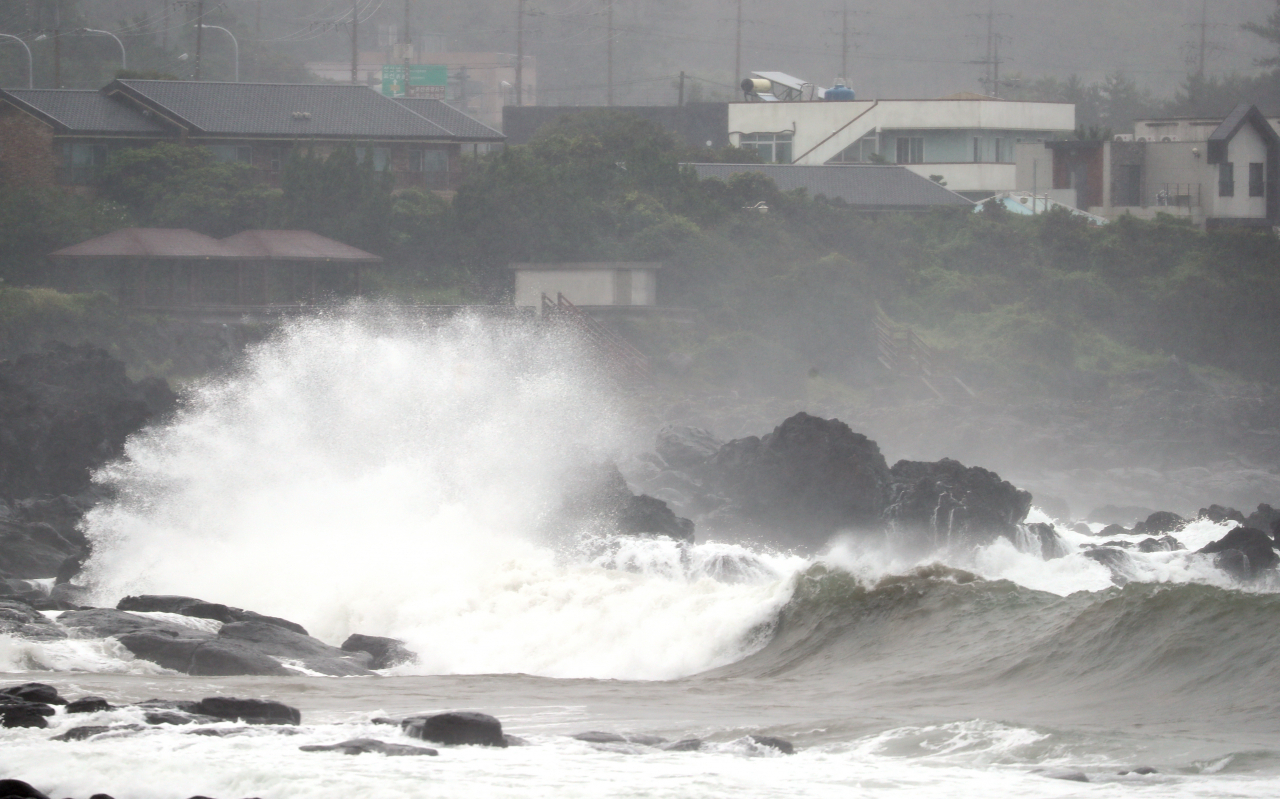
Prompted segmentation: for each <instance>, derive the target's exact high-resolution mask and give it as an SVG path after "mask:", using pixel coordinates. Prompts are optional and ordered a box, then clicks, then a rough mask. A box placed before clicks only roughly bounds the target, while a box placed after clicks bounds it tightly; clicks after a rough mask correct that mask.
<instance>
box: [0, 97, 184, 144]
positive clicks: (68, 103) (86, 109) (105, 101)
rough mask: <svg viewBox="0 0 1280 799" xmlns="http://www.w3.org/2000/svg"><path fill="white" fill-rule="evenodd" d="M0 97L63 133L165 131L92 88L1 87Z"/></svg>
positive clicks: (151, 133)
mask: <svg viewBox="0 0 1280 799" xmlns="http://www.w3.org/2000/svg"><path fill="white" fill-rule="evenodd" d="M0 98H3V99H6V100H8V101H9V102H11V103H13V104H14V105H15V106H17V107H18V108H21V109H23V110H24V111H27V112H29V113H31V114H33V115H35V116H36V117H38V118H39V119H42V120H44V121H45V122H46V123H48V124H49V125H52V126H53V127H54V128H56V129H57V130H58V132H60V133H114V134H124V135H130V136H147V135H159V134H163V133H165V129H164V127H162V126H161V125H160V124H159V123H158V122H156V120H154V119H150V118H148V117H145V116H143V115H142V114H139V113H138V112H137V110H136V109H134V108H131V107H129V106H128V105H126V104H124V103H122V102H120V101H118V100H113V99H111V98H110V97H107V96H106V95H104V94H102V93H101V92H97V91H94V90H92V89H0Z"/></svg>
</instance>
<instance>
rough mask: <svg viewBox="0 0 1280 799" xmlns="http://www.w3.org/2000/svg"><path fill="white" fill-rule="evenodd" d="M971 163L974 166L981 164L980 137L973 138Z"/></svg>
mask: <svg viewBox="0 0 1280 799" xmlns="http://www.w3.org/2000/svg"><path fill="white" fill-rule="evenodd" d="M973 162H974V163H975V164H977V163H981V162H982V137H981V136H974V137H973Z"/></svg>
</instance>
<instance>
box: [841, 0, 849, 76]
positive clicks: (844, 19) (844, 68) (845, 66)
mask: <svg viewBox="0 0 1280 799" xmlns="http://www.w3.org/2000/svg"><path fill="white" fill-rule="evenodd" d="M840 80H843V81H847V80H849V0H845V3H844V10H843V11H842V13H841V14H840Z"/></svg>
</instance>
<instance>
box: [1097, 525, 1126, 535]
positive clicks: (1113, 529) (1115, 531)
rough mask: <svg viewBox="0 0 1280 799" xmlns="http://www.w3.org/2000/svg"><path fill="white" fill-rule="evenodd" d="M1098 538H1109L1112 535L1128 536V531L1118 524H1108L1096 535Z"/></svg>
mask: <svg viewBox="0 0 1280 799" xmlns="http://www.w3.org/2000/svg"><path fill="white" fill-rule="evenodd" d="M1096 535H1097V536H1098V537H1099V538H1110V537H1111V536H1113V535H1129V530H1128V529H1126V528H1124V527H1121V526H1120V525H1118V524H1108V525H1107V526H1106V527H1103V528H1102V529H1101V530H1099V531H1098V532H1097V534H1096Z"/></svg>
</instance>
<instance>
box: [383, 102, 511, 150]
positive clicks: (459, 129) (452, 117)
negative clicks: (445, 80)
mask: <svg viewBox="0 0 1280 799" xmlns="http://www.w3.org/2000/svg"><path fill="white" fill-rule="evenodd" d="M396 102H397V103H400V104H401V105H403V106H404V107H406V108H408V109H409V110H410V111H413V112H414V113H415V114H418V115H419V116H424V117H426V118H427V119H429V120H431V121H432V122H434V123H436V124H437V125H439V126H440V127H442V128H444V129H445V130H447V131H449V132H450V133H452V134H453V135H454V136H457V137H458V138H460V139H466V140H468V141H503V140H504V139H505V138H506V137H505V136H503V135H502V133H501V132H499V131H496V130H494V129H493V128H491V127H489V126H488V125H486V124H484V123H483V122H480V121H479V120H476V119H472V118H471V117H469V116H467V115H466V114H464V113H463V112H461V111H459V110H458V109H456V108H454V107H453V106H451V105H449V104H448V103H446V102H445V101H444V100H426V99H423V98H420V97H397V98H396Z"/></svg>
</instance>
